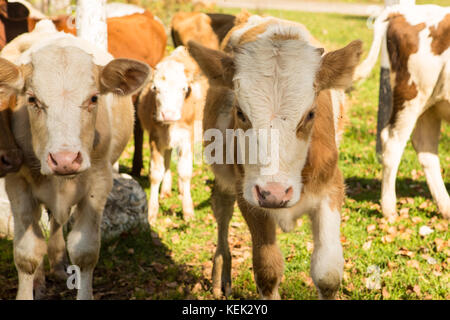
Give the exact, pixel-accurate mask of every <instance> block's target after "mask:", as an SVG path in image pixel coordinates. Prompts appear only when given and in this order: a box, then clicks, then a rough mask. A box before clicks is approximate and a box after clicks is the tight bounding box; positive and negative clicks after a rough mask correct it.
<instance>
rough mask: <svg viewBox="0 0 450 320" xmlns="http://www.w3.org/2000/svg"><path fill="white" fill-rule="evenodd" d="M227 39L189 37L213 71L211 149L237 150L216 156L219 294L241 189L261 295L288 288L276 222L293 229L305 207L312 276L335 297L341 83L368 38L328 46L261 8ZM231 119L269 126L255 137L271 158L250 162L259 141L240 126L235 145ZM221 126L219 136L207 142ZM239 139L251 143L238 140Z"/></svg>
mask: <svg viewBox="0 0 450 320" xmlns="http://www.w3.org/2000/svg"><path fill="white" fill-rule="evenodd" d="M228 48H229V49H230V52H231V55H228V54H226V53H223V52H220V51H215V50H211V49H208V48H205V47H203V46H201V45H199V44H197V43H195V42H190V43H189V50H190V53H191V55H192V56H193V57H194V59H195V60H196V61H197V62H198V64H199V65H200V68H201V69H202V70H203V72H204V73H205V75H206V76H207V77H208V78H209V81H210V88H209V91H208V94H207V100H206V105H205V109H204V119H203V128H204V130H205V131H204V140H205V141H206V142H205V153H206V154H208V153H207V149H210V150H212V149H213V150H214V155H213V156H212V157H216V156H217V155H218V154H223V155H225V154H227V160H229V159H228V154H231V157H233V160H234V163H232V164H230V163H229V162H228V161H225V160H222V161H223V163H222V164H220V163H217V162H216V163H213V164H212V170H213V172H214V174H215V178H216V179H215V185H214V189H213V193H212V199H211V202H212V203H211V204H212V208H213V211H214V215H215V217H216V220H217V223H218V242H217V243H218V245H217V250H216V253H215V257H214V267H213V279H212V281H213V292H214V295H215V296H216V297H217V296H220V295H221V290H223V291H224V292H225V294H226V295H228V294H230V293H231V255H230V251H229V246H228V239H227V238H228V226H229V222H230V219H231V216H232V214H233V205H234V202H235V201H236V199H237V202H238V205H239V208H240V210H241V212H242V215H243V216H244V218H245V220H246V222H247V224H248V227H249V229H250V232H251V236H252V247H253V270H254V275H255V281H256V284H257V287H258V290H259V293H260V296H261V298H264V299H278V298H280V296H279V293H278V286H279V284H280V281H281V277H282V274H283V264H284V262H283V257H282V255H281V252H280V249H279V248H278V245H277V240H276V227H277V225H278V226H280V227H281V229H282V230H283V231H290V230H292V229H293V228H294V226H295V221H296V219H298V218H299V217H300V216H301V215H303V214H304V213H308V214H309V215H310V217H311V220H312V230H313V235H314V252H313V254H312V259H311V276H312V278H313V281H314V283H315V285H316V287H317V288H318V290H319V297H320V298H324V299H330V298H333V297H334V295H335V293H336V292H337V290H338V288H339V285H340V281H341V279H342V273H343V266H344V258H343V252H342V246H341V243H340V231H339V227H340V210H341V206H342V203H343V198H344V183H343V178H342V174H341V171H340V170H339V168H338V164H337V162H338V150H337V140H338V138H337V135H338V133H339V131H340V130H341V126H342V124H341V121H342V114H340V112H341V109H342V107H343V106H342V105H341V103H342V97H343V96H342V89H344V88H346V87H347V86H349V85H350V83H351V79H352V76H353V71H354V68H355V67H356V65H357V64H358V62H359V56H360V54H361V42H360V41H354V42H352V43H350V44H349V45H348V46H346V47H345V48H342V49H340V50H337V51H333V52H329V53H326V54H325V55H323V52H324V51H323V49H319V48H317V47H315V46H312V45H311V44H310V42H309V35H308V34H307V33H305V32H304V29H303V28H302V27H299V26H298V25H296V24H293V23H291V22H287V21H283V20H278V19H275V18H271V17H267V18H261V17H258V16H252V17H250V18H249V19H248V21H247V22H245V23H244V24H243V25H241V26H240V27H237V28H235V29H234V31H233V34H232V35H231V36H230V37H229V44H228ZM230 129H231V130H234V131H232V132H235V133H236V132H237V131H236V130H239V129H241V130H244V132H248V130H250V129H253V130H254V131H256V132H258V131H259V132H263V133H264V132H265V133H266V134H265V135H264V134H262V135H258V136H256V137H255V139H256V140H254V142H253V145H266V146H267V147H268V149H269V150H273V151H274V152H272V153H271V155H270V157H269V158H268V161H267V162H265V163H261V162H257V163H256V164H255V163H253V164H252V163H250V161H251V160H249V158H251V155H249V154H248V151H249V149H250V147H251V145H250V144H246V143H245V141H244V140H242V139H245V135H244V136H243V135H238V134H236V135H235V137H234V142H233V144H231V145H230V144H228V143H227V144H225V143H224V144H223V145H220V144H219V145H218V144H217V141H218V140H220V139H218V136H217V135H219V133H220V134H221V135H222V136H223V137H225V135H226V134H227V130H230ZM210 133H211V134H210ZM212 136H214V142H207V141H208V138H210V137H212ZM277 136H278V141H277ZM236 137H238V138H236ZM265 137H266V138H267V139H265ZM222 140H223V141H225V138H223V139H222ZM227 140H229V141H228V142H230V140H231V141H233V139H227ZM238 143H239V146H243V145H245V148H242V147H240V148H238V147H237V146H238ZM212 146H213V147H212ZM237 150H241V151H239V152H236V151H237ZM243 150H245V152H246V154H245V155H242V151H243ZM231 157H230V158H231ZM239 157H241V164H240V163H238V162H237V161H239ZM243 159H246V160H245V161H242V160H243ZM216 160H217V158H216ZM219 160H220V159H219ZM266 160H267V158H266ZM209 161H210V160H209ZM274 164H275V165H274Z"/></svg>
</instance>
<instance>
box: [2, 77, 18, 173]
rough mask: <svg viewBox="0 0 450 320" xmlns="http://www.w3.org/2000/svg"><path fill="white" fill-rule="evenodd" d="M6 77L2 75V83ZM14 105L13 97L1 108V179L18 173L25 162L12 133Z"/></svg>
mask: <svg viewBox="0 0 450 320" xmlns="http://www.w3.org/2000/svg"><path fill="white" fill-rule="evenodd" d="M4 77H5V75H0V82H1V81H2V79H3V78H4ZM14 104H15V97H11V98H10V99H6V100H5V102H4V103H3V105H2V106H1V107H0V178H3V177H4V176H5V175H6V174H7V173H10V172H17V171H18V170H19V169H20V167H21V166H22V161H23V154H22V150H20V149H19V147H18V146H17V143H16V140H15V138H14V135H13V133H12V131H11V116H12V109H11V108H13V107H14Z"/></svg>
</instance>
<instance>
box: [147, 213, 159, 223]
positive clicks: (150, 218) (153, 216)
mask: <svg viewBox="0 0 450 320" xmlns="http://www.w3.org/2000/svg"><path fill="white" fill-rule="evenodd" d="M157 216H158V210H154V209H149V210H148V218H147V219H148V223H149V225H153V224H155V222H156V217H157Z"/></svg>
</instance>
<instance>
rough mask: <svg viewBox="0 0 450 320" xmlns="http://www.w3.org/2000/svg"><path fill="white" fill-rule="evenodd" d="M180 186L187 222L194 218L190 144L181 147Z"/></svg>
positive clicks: (179, 164)
mask: <svg viewBox="0 0 450 320" xmlns="http://www.w3.org/2000/svg"><path fill="white" fill-rule="evenodd" d="M177 169H178V179H179V181H180V182H179V183H178V185H179V186H181V188H180V193H181V195H182V197H183V198H182V203H183V216H184V218H185V219H186V220H190V219H193V218H194V204H193V202H192V197H191V179H192V149H191V144H190V142H186V143H185V144H183V145H182V146H181V149H180V159H179V160H178V168H177Z"/></svg>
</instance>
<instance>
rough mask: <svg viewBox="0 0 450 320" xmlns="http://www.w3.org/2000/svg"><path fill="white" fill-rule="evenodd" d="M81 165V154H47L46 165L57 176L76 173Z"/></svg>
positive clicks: (62, 152)
mask: <svg viewBox="0 0 450 320" xmlns="http://www.w3.org/2000/svg"><path fill="white" fill-rule="evenodd" d="M82 163H83V157H82V155H81V152H70V151H61V152H57V153H49V154H48V158H47V164H48V166H49V167H50V169H51V170H52V171H53V173H55V174H57V175H71V174H75V173H78V171H79V170H80V168H81V164H82Z"/></svg>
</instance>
